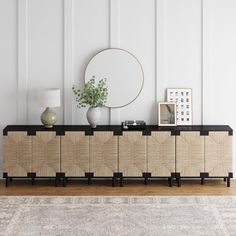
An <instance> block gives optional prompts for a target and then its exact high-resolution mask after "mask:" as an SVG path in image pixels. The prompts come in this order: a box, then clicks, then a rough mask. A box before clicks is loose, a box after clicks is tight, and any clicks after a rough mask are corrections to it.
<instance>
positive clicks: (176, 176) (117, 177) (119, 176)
mask: <svg viewBox="0 0 236 236" xmlns="http://www.w3.org/2000/svg"><path fill="white" fill-rule="evenodd" d="M3 178H5V185H6V187H8V186H9V181H10V182H12V181H13V179H31V184H32V185H34V183H35V179H52V178H53V179H55V187H58V186H59V185H60V182H61V180H62V186H63V187H66V185H67V183H68V181H69V179H87V180H88V185H90V184H91V182H92V179H111V180H112V187H115V186H116V182H117V181H118V182H119V186H120V187H123V186H124V179H144V184H145V185H147V184H148V180H149V179H167V180H168V183H169V187H172V186H173V183H174V182H173V180H175V181H176V184H177V186H178V187H180V186H181V184H182V181H181V180H182V179H200V180H201V184H202V185H204V184H205V180H206V179H223V180H224V182H226V185H227V187H230V179H231V178H233V173H232V172H229V173H228V176H210V175H209V173H208V172H202V173H200V176H181V173H179V172H172V173H171V175H170V176H152V175H151V173H150V172H143V173H142V176H123V173H122V172H115V173H113V176H110V177H109V176H94V173H93V172H86V173H85V175H84V176H66V175H65V173H63V172H57V173H56V176H55V177H54V176H37V175H36V173H34V172H30V173H27V176H8V173H7V172H4V173H3Z"/></svg>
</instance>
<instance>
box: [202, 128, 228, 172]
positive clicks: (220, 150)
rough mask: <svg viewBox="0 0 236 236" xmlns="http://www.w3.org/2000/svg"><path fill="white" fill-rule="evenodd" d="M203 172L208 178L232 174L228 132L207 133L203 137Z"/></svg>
mask: <svg viewBox="0 0 236 236" xmlns="http://www.w3.org/2000/svg"><path fill="white" fill-rule="evenodd" d="M205 172H208V173H209V175H210V176H228V173H229V172H232V136H229V135H228V132H209V136H205Z"/></svg>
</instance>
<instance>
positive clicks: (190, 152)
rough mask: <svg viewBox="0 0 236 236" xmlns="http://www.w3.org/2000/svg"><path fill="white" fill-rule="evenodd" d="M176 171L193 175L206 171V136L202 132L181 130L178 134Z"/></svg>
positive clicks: (183, 174)
mask: <svg viewBox="0 0 236 236" xmlns="http://www.w3.org/2000/svg"><path fill="white" fill-rule="evenodd" d="M176 171H177V172H180V174H181V176H193V177H194V176H198V177H199V176H200V173H201V172H204V136H200V132H181V133H180V136H176Z"/></svg>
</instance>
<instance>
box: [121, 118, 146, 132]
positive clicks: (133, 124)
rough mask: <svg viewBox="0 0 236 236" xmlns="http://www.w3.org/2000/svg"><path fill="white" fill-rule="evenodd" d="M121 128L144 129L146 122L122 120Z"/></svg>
mask: <svg viewBox="0 0 236 236" xmlns="http://www.w3.org/2000/svg"><path fill="white" fill-rule="evenodd" d="M121 125H122V129H123V130H145V129H146V123H145V122H144V121H143V120H126V121H125V122H122V124H121Z"/></svg>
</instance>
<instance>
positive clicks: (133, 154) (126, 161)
mask: <svg viewBox="0 0 236 236" xmlns="http://www.w3.org/2000/svg"><path fill="white" fill-rule="evenodd" d="M146 140H147V139H146V136H143V135H142V132H136V131H130V132H123V135H122V136H119V172H122V173H123V176H131V177H132V176H134V177H139V176H142V173H143V172H147V157H146Z"/></svg>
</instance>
